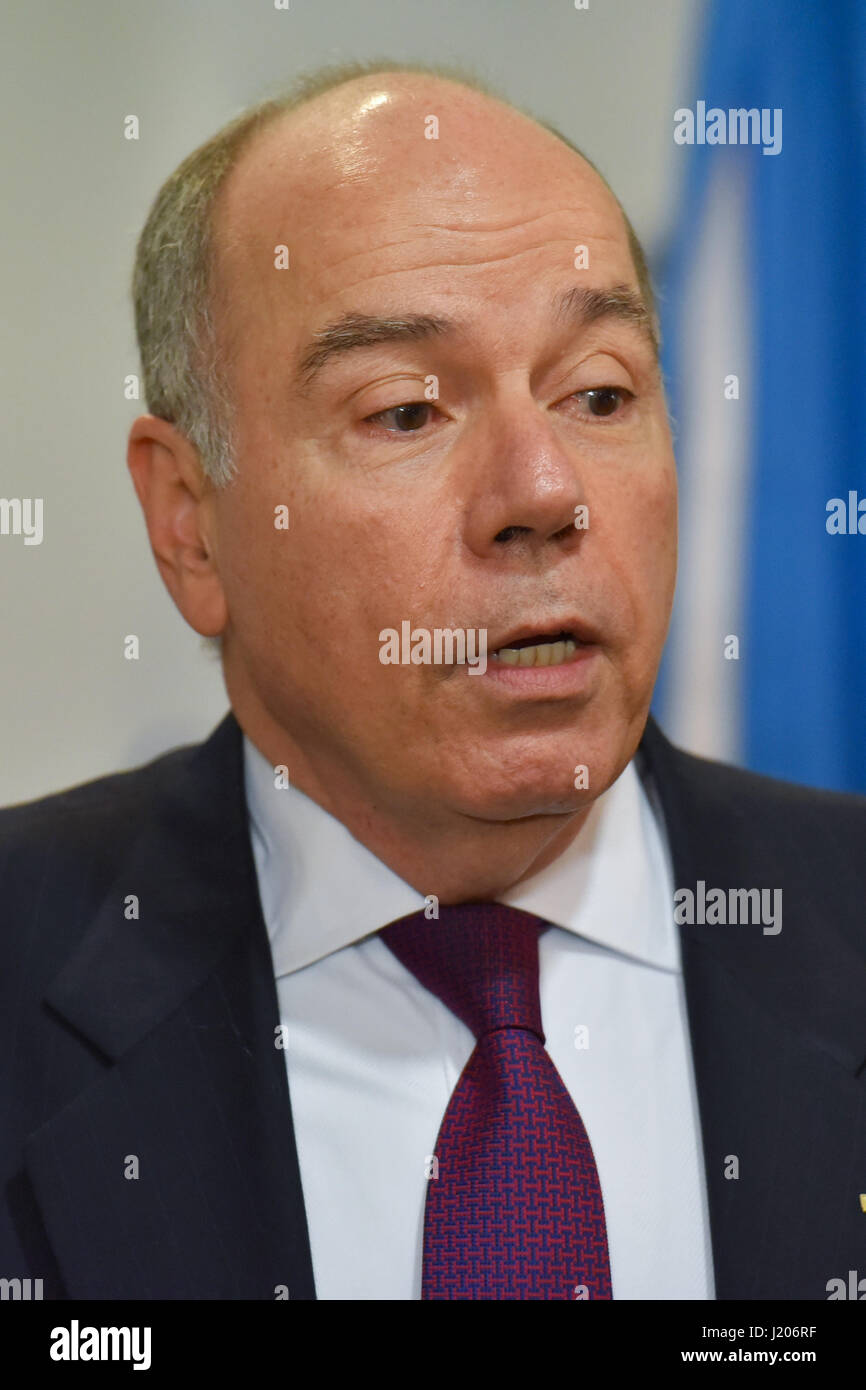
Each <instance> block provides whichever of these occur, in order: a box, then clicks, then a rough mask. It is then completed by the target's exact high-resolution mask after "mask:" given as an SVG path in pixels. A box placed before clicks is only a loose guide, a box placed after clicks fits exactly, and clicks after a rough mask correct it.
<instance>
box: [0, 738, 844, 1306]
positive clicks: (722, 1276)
mask: <svg viewBox="0 0 866 1390" xmlns="http://www.w3.org/2000/svg"><path fill="white" fill-rule="evenodd" d="M642 748H643V751H644V753H645V755H646V757H647V759H648V761H649V765H650V768H651V771H652V773H653V776H654V778H655V781H656V785H657V787H658V789H659V792H660V795H661V800H662V806H663V811H664V817H665V822H666V825H667V832H668V836H669V840H670V844H671V851H672V856H673V864H674V879H675V883H676V885H677V887H688V886H690V887H691V888H692V889H694V888H695V885H696V883H697V882H698V880H701V879H702V880H704V882H705V883H706V885H707V889H709V888H710V887H721V888H728V887H739V888H752V887H759V888H761V887H764V888H781V889H782V891H783V919H782V921H783V925H782V930H781V932H780V933H779V934H778V935H767V934H764V932H763V931H762V930H761V927H760V926H759V925H740V926H730V925H729V926H715V927H713V926H699V925H695V926H691V927H690V926H683V927H681V929H680V930H681V935H682V946H683V969H684V977H685V988H686V996H687V1000H688V1010H689V1025H690V1030H691V1039H692V1049H693V1057H694V1066H695V1072H696V1078H697V1089H698V1096H699V1104H700V1115H701V1125H702V1131H703V1143H704V1150H705V1160H706V1168H707V1181H708V1190H709V1204H710V1219H711V1232H712V1244H713V1259H714V1265H715V1276H716V1292H717V1297H718V1298H720V1299H732V1298H745V1299H761V1298H783V1299H797V1298H802V1299H825V1298H826V1297H827V1292H826V1286H827V1281H828V1280H829V1279H832V1278H843V1279H846V1280H847V1276H848V1271H849V1270H850V1269H856V1270H859V1271H860V1273H861V1275H866V1213H864V1212H863V1211H862V1210H861V1205H860V1193H861V1192H864V1193H866V1075H864V1072H866V921H864V915H866V854H864V847H866V800H862V799H860V798H851V797H843V796H839V795H833V794H829V793H823V792H814V791H810V790H806V789H803V788H799V787H794V786H790V785H787V784H785V783H781V782H774V781H770V780H768V779H765V778H760V777H756V776H753V775H751V774H748V773H744V772H740V771H736V770H734V769H732V768H729V767H725V766H722V765H720V764H714V763H710V762H706V761H703V760H700V759H697V758H693V757H690V756H688V755H686V754H684V753H682V752H680V751H678V750H677V749H675V748H674V747H672V745H671V744H670V743H669V742H668V741H667V739H666V738H665V737H664V735H663V734H662V733H661V731H660V730H659V729H658V727H657V726H656V725H655V724H654V723H653V722H652V721H650V724H649V726H648V728H647V732H646V734H645V737H644V740H643V744H642ZM130 895H135V896H136V897H137V898H138V900H139V905H140V906H139V914H140V915H139V917H138V919H137V920H135V919H134V918H132V919H130V918H128V917H127V916H126V915H125V904H126V902H127V899H128V898H129V897H130ZM0 924H2V930H0V1057H2V1078H3V1081H2V1088H0V1105H2V1119H0V1184H2V1194H0V1277H3V1278H22V1279H24V1278H31V1279H35V1278H41V1279H42V1280H43V1291H44V1296H45V1297H46V1298H50V1297H54V1298H60V1297H70V1298H97V1299H110V1298H144V1299H151V1298H175V1299H207V1298H215V1299H216V1298H218V1299H242V1298H246V1299H273V1298H274V1296H275V1288H276V1287H277V1286H279V1285H284V1286H286V1287H287V1289H288V1295H289V1297H290V1298H291V1299H311V1298H314V1297H315V1289H314V1283H313V1274H312V1267H311V1259H310V1249H309V1240H308V1235H307V1224H306V1217H305V1212H304V1201H303V1194H302V1191H301V1183H300V1176H299V1170H298V1160H297V1154H296V1150H295V1144H294V1137H293V1128H292V1114H291V1105H290V1097H289V1091H288V1083H287V1079H286V1070H285V1059H284V1055H283V1052H282V1051H281V1050H279V1049H278V1048H277V1047H275V1045H274V1039H275V1030H276V1029H277V1026H278V1023H279V1015H278V1010H277V998H276V989H275V985H274V980H273V974H272V966H271V959H270V949H269V944H268V939H267V933H266V930H265V925H264V921H263V918H262V912H261V906H260V903H259V897H258V889H257V882H256V874H255V866H254V862H253V858H252V852H251V848H250V841H249V834H248V829H247V822H246V803H245V798H244V787H243V763H242V738H241V733H240V730H239V728H238V725H237V723H236V721H235V720H234V718H233V716H231V715H229V716H227V718H226V719H225V720H224V721H223V722H222V724H220V725H219V727H218V728H217V729H216V730H215V732H214V733H213V734H212V735H211V737H210V738H209V739H208V741H207V742H205V743H203V744H201V745H199V746H196V747H192V748H182V749H179V750H177V751H175V752H172V753H168V754H166V755H165V756H164V757H161V758H158V759H157V760H156V761H155V762H153V763H151V764H150V765H149V766H147V767H143V768H140V769H137V770H135V771H133V772H127V773H122V774H118V775H116V776H112V777H105V778H101V779H100V780H98V781H95V782H91V783H89V784H87V785H85V786H81V787H76V788H74V789H72V790H71V791H67V792H64V793H62V794H60V795H56V796H51V797H48V798H46V799H44V800H41V801H38V802H33V803H31V804H29V805H23V806H16V807H11V808H9V809H7V810H5V811H3V812H0ZM730 1155H734V1156H736V1157H737V1158H738V1160H739V1177H737V1178H731V1177H726V1176H725V1172H726V1168H727V1171H728V1172H730V1171H732V1168H733V1165H731V1164H730V1163H729V1162H728V1156H730ZM133 1156H134V1157H135V1158H137V1160H138V1177H137V1178H135V1179H131V1178H128V1177H126V1176H125V1171H126V1172H132V1171H133V1170H134V1166H133V1165H132V1163H131V1162H130V1160H131V1158H132V1157H133ZM640 1162H641V1154H640V1152H639V1151H636V1152H635V1154H634V1164H635V1166H636V1167H637V1166H638V1165H639V1164H640Z"/></svg>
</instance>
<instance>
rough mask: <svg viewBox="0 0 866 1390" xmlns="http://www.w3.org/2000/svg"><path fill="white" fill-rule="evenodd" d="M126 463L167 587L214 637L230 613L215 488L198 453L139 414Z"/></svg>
mask: <svg viewBox="0 0 866 1390" xmlns="http://www.w3.org/2000/svg"><path fill="white" fill-rule="evenodd" d="M126 462H127V467H128V468H129V471H130V473H131V475H132V481H133V483H134V485H135V490H136V492H137V494H138V500H139V502H140V503H141V508H142V511H143V512H144V518H145V522H146V524H147V533H148V535H149V537H150V546H151V549H152V551H153V554H154V558H155V559H156V563H157V566H158V567H159V572H160V574H161V575H162V578H163V583H164V584H165V587H166V588H167V589H168V591H169V593H170V594H171V596H172V598H173V599H174V601H175V603H176V604H177V607H178V608H179V609H180V611H181V613H182V614H183V616H184V618H186V621H187V622H188V623H189V625H190V627H192V628H194V629H195V631H196V632H200V633H201V634H202V636H203V637H215V636H217V635H218V634H219V633H221V632H222V630H223V628H224V627H225V625H226V621H227V618H228V611H227V608H226V601H225V595H224V593H223V587H222V583H221V581H220V577H219V572H218V570H217V565H216V540H215V537H216V527H215V520H214V511H213V507H212V505H211V503H212V497H213V492H214V487H213V484H212V483H211V481H210V479H209V478H208V477H207V476H206V474H205V472H204V470H203V468H202V466H201V462H200V460H199V456H198V451H197V450H196V449H195V448H194V447H193V445H192V444H190V442H189V440H188V439H187V438H186V437H185V435H182V434H181V433H180V431H179V430H177V429H176V428H175V426H174V425H171V424H169V422H168V421H167V420H160V419H159V418H158V417H157V416H156V415H141V416H139V418H138V419H137V420H136V421H134V423H133V426H132V429H131V430H130V432H129V446H128V448H127V452H126Z"/></svg>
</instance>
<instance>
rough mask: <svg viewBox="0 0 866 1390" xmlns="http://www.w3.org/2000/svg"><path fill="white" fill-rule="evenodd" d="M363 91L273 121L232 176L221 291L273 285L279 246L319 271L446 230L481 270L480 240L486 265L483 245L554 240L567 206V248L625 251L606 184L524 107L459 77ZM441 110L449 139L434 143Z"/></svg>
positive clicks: (220, 215) (222, 231)
mask: <svg viewBox="0 0 866 1390" xmlns="http://www.w3.org/2000/svg"><path fill="white" fill-rule="evenodd" d="M347 85H348V86H349V87H352V88H354V87H355V86H356V84H354V83H352V84H347ZM358 85H359V86H360V90H358V91H355V92H353V93H345V92H343V91H342V89H341V90H338V91H337V92H335V93H331V94H328V96H329V97H333V98H335V100H333V101H326V100H325V99H322V98H320V99H317V101H315V102H313V103H310V107H309V108H306V107H304V108H302V109H301V110H300V111H296V112H292V113H289V115H288V116H286V117H285V118H281V119H280V120H279V121H277V122H275V123H274V125H273V127H272V128H270V129H267V130H265V131H264V132H263V133H261V134H260V135H259V137H257V140H256V142H255V144H254V146H253V147H252V149H250V150H248V151H247V152H246V153H245V155H244V156H243V158H242V160H241V162H240V164H239V166H238V167H237V168H236V169H235V170H234V171H233V173H232V175H231V176H230V178H229V180H228V181H227V184H226V187H225V189H224V190H223V195H222V196H221V200H220V205H219V207H218V212H217V237H216V241H217V247H218V256H219V267H220V269H219V275H220V279H222V280H223V288H228V286H229V284H230V283H231V284H235V285H236V284H237V282H238V279H239V277H241V276H244V277H246V276H248V275H249V276H252V278H253V280H254V281H255V282H258V284H259V285H263V286H265V287H267V286H268V284H269V282H270V283H271V285H272V281H273V277H272V271H273V269H274V258H275V257H276V256H277V254H278V253H277V251H276V248H277V247H278V246H280V245H284V246H285V247H286V253H287V254H286V256H285V257H284V261H285V260H286V259H287V260H288V267H287V269H289V271H290V270H291V267H292V263H293V262H292V258H293V256H294V265H295V268H296V269H298V270H301V269H302V268H303V269H304V271H305V272H306V273H307V274H308V275H311V276H314V277H315V274H316V271H317V270H318V271H323V270H325V269H326V268H327V267H328V266H333V265H334V264H336V263H338V262H340V261H341V260H344V259H345V260H351V259H352V257H354V256H357V255H359V254H360V255H364V254H365V253H369V254H370V255H373V256H375V254H376V252H377V250H380V251H381V252H382V253H383V257H384V258H385V259H386V260H388V261H390V262H391V263H393V264H394V266H395V267H396V266H398V265H399V264H400V246H401V245H402V246H403V247H404V248H405V247H407V246H409V244H410V243H412V242H413V241H415V242H417V243H418V248H419V250H420V248H421V244H422V243H423V242H424V241H425V239H426V240H427V242H428V244H429V241H430V238H433V237H436V236H437V234H438V235H439V236H440V238H441V236H442V235H443V234H445V233H448V234H451V235H452V237H453V239H454V241H455V245H456V244H457V243H459V249H458V250H457V251H456V252H455V254H456V255H457V258H458V260H460V259H465V260H467V261H470V262H471V259H472V254H473V253H472V246H473V245H474V244H477V245H478V248H479V253H480V255H481V256H482V257H483V256H484V255H485V254H487V251H486V249H485V243H486V244H488V245H490V244H491V243H493V242H495V239H496V237H497V234H500V235H501V236H502V237H504V238H506V239H507V238H508V234H509V231H510V229H512V228H518V229H519V228H520V227H521V225H527V224H528V223H530V222H531V221H535V223H536V224H537V230H538V233H539V237H538V239H539V240H543V234H544V227H543V223H544V219H545V218H546V219H548V230H549V231H550V232H551V234H553V232H554V228H553V225H552V223H551V222H550V218H551V216H552V215H553V214H555V213H556V212H559V213H560V214H564V216H562V215H561V216H560V217H559V218H558V219H557V220H558V222H559V224H560V225H559V229H558V230H557V233H556V234H557V236H558V237H560V239H562V240H563V243H564V244H565V243H567V242H568V241H570V240H571V239H572V235H573V237H574V239H575V240H579V239H581V237H583V236H587V235H589V236H593V235H596V236H598V237H600V238H602V239H604V240H606V241H608V242H616V241H621V243H622V246H623V248H625V249H627V237H626V231H625V226H624V223H623V220H622V216H621V213H620V211H619V207H618V205H617V203H616V200H615V198H614V197H613V195H612V194H611V193H610V190H609V189H608V188H607V187H606V185H605V184H604V181H603V180H602V179H601V178H600V177H599V175H598V174H597V173H596V172H595V171H594V170H593V169H592V167H591V166H590V165H589V164H588V163H587V162H586V161H585V160H583V159H582V158H581V157H580V156H579V155H578V154H576V153H575V152H574V151H572V150H570V149H569V148H568V147H567V146H566V145H564V144H563V143H562V142H561V141H559V140H557V139H556V137H555V136H552V135H551V134H550V133H549V132H547V131H545V130H544V129H543V128H542V127H540V126H538V125H536V124H535V123H534V122H532V121H530V120H529V119H528V118H526V117H524V116H523V115H522V114H521V113H519V112H516V111H513V110H512V109H511V108H509V107H507V106H505V105H503V104H502V103H499V102H493V101H492V100H491V99H489V98H483V97H481V96H480V94H478V93H474V92H471V91H467V89H465V88H460V87H456V86H455V84H453V83H446V82H441V83H436V82H434V83H433V84H432V86H431V85H430V84H429V83H427V85H426V86H425V85H421V87H420V89H417V90H414V89H411V88H410V87H407V86H396V87H395V85H394V84H393V82H391V81H390V80H389V81H384V80H383V82H382V84H381V86H376V85H375V84H373V85H372V86H371V84H370V81H369V79H364V81H363V82H362V83H360V84H358ZM337 98H339V99H337ZM431 107H438V109H439V112H440V114H439V116H438V117H437V119H438V121H439V127H438V132H437V133H438V139H427V138H426V136H425V129H429V126H425V122H426V121H427V120H428V119H429V117H430V116H431V115H435V114H436V113H435V111H431V110H430V108H431ZM572 217H573V222H572V221H571V218H572ZM492 254H493V255H495V254H496V250H495V246H494V247H493V249H492ZM563 254H565V252H564V251H563ZM409 255H410V260H411V257H412V255H413V251H412V248H411V246H409ZM350 273H351V271H350ZM296 278H297V277H296ZM273 288H274V289H275V290H276V286H273ZM296 288H300V286H296Z"/></svg>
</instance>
